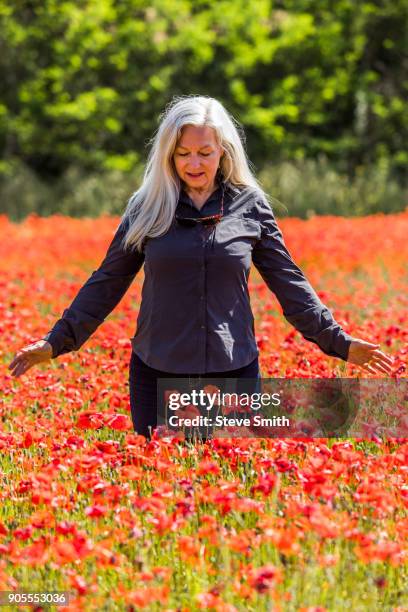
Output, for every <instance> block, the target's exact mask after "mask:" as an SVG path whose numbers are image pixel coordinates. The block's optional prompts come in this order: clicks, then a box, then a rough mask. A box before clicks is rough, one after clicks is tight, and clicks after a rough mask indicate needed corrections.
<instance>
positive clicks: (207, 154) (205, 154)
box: [177, 153, 211, 157]
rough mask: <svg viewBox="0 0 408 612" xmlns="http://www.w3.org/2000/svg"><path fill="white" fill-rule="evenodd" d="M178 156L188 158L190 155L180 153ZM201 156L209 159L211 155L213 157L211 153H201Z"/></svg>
mask: <svg viewBox="0 0 408 612" xmlns="http://www.w3.org/2000/svg"><path fill="white" fill-rule="evenodd" d="M177 155H180V157H186V156H187V155H189V153H178V154H177ZM200 155H202V156H203V157H208V156H209V155H211V153H200Z"/></svg>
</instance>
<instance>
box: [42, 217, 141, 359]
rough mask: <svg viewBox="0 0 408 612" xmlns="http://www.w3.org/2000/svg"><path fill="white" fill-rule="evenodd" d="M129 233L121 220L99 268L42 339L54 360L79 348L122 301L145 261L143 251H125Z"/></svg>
mask: <svg viewBox="0 0 408 612" xmlns="http://www.w3.org/2000/svg"><path fill="white" fill-rule="evenodd" d="M125 233H126V228H125V223H124V222H123V220H122V221H121V222H120V224H119V226H118V228H117V229H116V233H115V235H114V237H113V239H112V241H111V243H110V245H109V247H108V250H107V253H106V255H105V257H104V259H103V261H102V263H101V264H100V266H99V268H98V269H97V270H94V271H93V272H92V274H91V276H90V277H89V278H88V280H87V281H86V283H85V284H84V285H83V286H82V287H81V289H80V290H79V292H78V293H77V295H76V297H75V299H74V301H73V302H72V304H71V305H70V306H69V308H66V309H65V310H64V312H63V314H62V317H61V318H60V319H59V320H58V321H57V322H56V324H55V325H54V327H53V328H52V329H51V331H50V332H48V334H46V335H45V336H44V338H43V340H47V341H48V342H49V343H50V344H51V346H52V359H55V358H56V357H58V356H59V355H63V354H64V353H69V352H71V351H77V350H78V349H79V348H80V347H81V346H82V345H83V344H84V342H85V341H86V340H87V339H88V338H89V337H90V336H91V335H92V334H93V333H94V331H95V330H96V329H97V327H99V325H100V324H101V323H103V321H104V320H105V318H106V317H107V316H108V314H109V313H110V312H111V311H112V310H113V309H114V308H115V306H116V305H117V304H118V303H119V302H120V300H121V299H122V297H123V296H124V294H125V293H126V291H127V290H128V288H129V286H130V284H131V283H132V281H133V279H134V278H135V276H136V274H137V272H138V271H139V270H140V269H141V267H142V265H143V262H144V253H140V252H139V251H138V252H136V251H134V250H132V251H129V250H126V251H125V250H124V249H123V247H122V246H121V241H122V239H123V237H124V235H125Z"/></svg>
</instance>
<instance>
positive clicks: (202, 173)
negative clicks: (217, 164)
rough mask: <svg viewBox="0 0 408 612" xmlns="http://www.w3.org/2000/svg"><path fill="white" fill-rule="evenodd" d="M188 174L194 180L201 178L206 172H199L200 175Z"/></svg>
mask: <svg viewBox="0 0 408 612" xmlns="http://www.w3.org/2000/svg"><path fill="white" fill-rule="evenodd" d="M186 174H187V175H188V176H191V177H192V178H198V177H199V176H203V175H204V172H198V173H194V174H193V173H192V172H186Z"/></svg>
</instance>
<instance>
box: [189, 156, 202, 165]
mask: <svg viewBox="0 0 408 612" xmlns="http://www.w3.org/2000/svg"><path fill="white" fill-rule="evenodd" d="M189 162H190V163H189V164H188V165H189V167H191V168H198V167H199V166H200V165H201V160H200V158H199V157H198V156H194V155H192V156H191V157H190V159H189Z"/></svg>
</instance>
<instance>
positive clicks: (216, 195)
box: [179, 181, 240, 206]
mask: <svg viewBox="0 0 408 612" xmlns="http://www.w3.org/2000/svg"><path fill="white" fill-rule="evenodd" d="M224 188H225V194H226V195H227V194H231V195H236V194H237V193H239V191H240V190H239V188H238V187H237V186H236V185H233V184H232V183H230V182H229V181H225V183H224ZM221 189H222V185H221V184H220V185H219V186H218V187H217V189H216V190H215V191H213V193H212V194H211V195H210V197H209V198H208V200H207V201H206V203H205V205H206V206H207V204H211V203H212V202H214V201H217V202H218V200H219V199H220V196H221ZM179 202H180V203H184V204H189V205H191V200H190V197H189V195H188V194H187V192H186V191H185V190H184V189H183V188H181V189H180V195H179Z"/></svg>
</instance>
